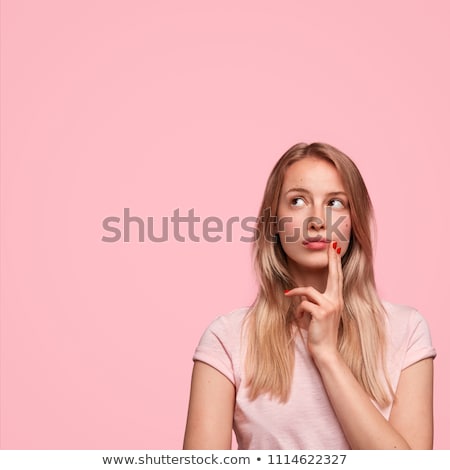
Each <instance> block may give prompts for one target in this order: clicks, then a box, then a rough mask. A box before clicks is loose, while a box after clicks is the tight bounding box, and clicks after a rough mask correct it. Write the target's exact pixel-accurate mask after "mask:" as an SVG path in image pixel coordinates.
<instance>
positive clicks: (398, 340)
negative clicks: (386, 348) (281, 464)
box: [382, 300, 436, 357]
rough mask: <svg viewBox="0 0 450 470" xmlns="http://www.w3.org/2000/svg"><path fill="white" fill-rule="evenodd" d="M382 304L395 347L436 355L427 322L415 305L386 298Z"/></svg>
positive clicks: (389, 333)
mask: <svg viewBox="0 0 450 470" xmlns="http://www.w3.org/2000/svg"><path fill="white" fill-rule="evenodd" d="M382 304H383V306H384V308H385V310H386V313H387V324H388V335H389V337H390V340H391V342H392V344H393V345H394V347H395V348H406V349H407V350H411V351H413V350H417V351H419V352H420V351H422V352H425V351H426V352H427V354H426V355H429V356H433V357H434V356H435V355H436V352H435V350H434V348H433V347H432V341H431V334H430V329H429V326H428V322H427V320H426V318H425V317H424V316H423V315H422V314H421V313H420V312H419V311H418V310H417V309H416V308H415V307H412V306H410V305H405V304H398V303H393V302H389V301H386V300H383V301H382Z"/></svg>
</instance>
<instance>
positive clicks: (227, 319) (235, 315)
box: [207, 307, 250, 333]
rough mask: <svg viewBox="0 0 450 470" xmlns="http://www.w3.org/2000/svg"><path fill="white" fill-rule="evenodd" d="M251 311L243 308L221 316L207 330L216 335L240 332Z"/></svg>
mask: <svg viewBox="0 0 450 470" xmlns="http://www.w3.org/2000/svg"><path fill="white" fill-rule="evenodd" d="M249 309H250V307H241V308H237V309H235V310H232V311H230V312H228V313H225V314H222V315H219V316H217V317H216V318H215V319H214V320H213V321H212V322H211V323H210V324H209V326H208V328H207V330H209V331H212V332H216V333H218V332H223V333H226V332H229V333H234V332H236V331H240V330H241V328H242V325H243V322H244V319H245V317H246V315H247V313H248V311H249Z"/></svg>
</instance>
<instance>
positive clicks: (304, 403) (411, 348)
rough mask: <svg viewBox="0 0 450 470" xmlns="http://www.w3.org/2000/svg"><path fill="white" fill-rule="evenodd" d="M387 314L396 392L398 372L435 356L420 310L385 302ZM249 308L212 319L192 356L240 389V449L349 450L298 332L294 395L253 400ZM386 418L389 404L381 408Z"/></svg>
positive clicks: (389, 358)
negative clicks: (248, 379)
mask: <svg viewBox="0 0 450 470" xmlns="http://www.w3.org/2000/svg"><path fill="white" fill-rule="evenodd" d="M383 305H384V307H385V309H386V311H387V313H388V337H389V344H388V351H387V369H388V373H389V377H390V380H391V384H392V386H393V388H394V390H395V389H396V388H397V384H398V380H399V377H400V372H401V371H402V370H403V369H405V368H406V367H408V366H410V365H411V364H414V363H415V362H417V361H420V360H421V359H425V358H427V357H435V356H436V351H435V349H434V348H433V346H432V345H431V338H430V333H429V329H428V325H427V323H426V321H425V319H424V318H423V317H422V316H421V315H420V314H419V312H418V311H417V310H415V309H414V308H412V307H408V306H404V305H394V304H391V303H389V302H383ZM247 311H248V308H242V309H239V310H235V311H233V312H231V313H229V314H228V315H223V316H220V317H218V318H217V319H216V320H214V321H213V322H212V323H211V325H210V326H209V327H208V328H207V329H206V331H205V332H204V334H203V336H202V338H201V340H200V342H199V345H198V347H197V349H196V351H195V354H194V360H197V361H202V362H205V363H207V364H209V365H211V366H212V367H214V368H215V369H217V370H218V371H219V372H221V373H222V374H223V375H225V376H226V377H227V378H228V379H229V380H230V381H231V382H232V383H233V384H234V386H235V387H236V405H235V411H234V423H233V429H234V432H235V434H236V440H237V443H238V447H239V449H315V450H318V449H349V445H348V442H347V441H346V439H345V436H344V434H343V432H342V429H341V426H340V424H339V422H338V420H337V418H336V415H335V413H334V410H333V408H332V406H331V404H330V401H329V400H328V396H327V394H326V391H325V389H324V386H323V384H322V380H321V377H320V374H319V372H318V370H317V368H316V366H315V365H314V363H313V360H312V359H311V356H310V355H309V353H308V351H307V349H306V344H305V342H304V340H303V339H302V338H301V337H300V335H297V338H296V343H295V367H294V377H293V382H292V392H291V397H290V399H289V401H288V402H287V403H279V402H278V401H277V400H276V399H274V400H271V399H270V398H269V397H268V396H267V395H262V396H261V395H260V396H259V397H258V398H257V399H256V400H254V401H249V400H248V398H247V390H246V387H245V386H244V384H245V377H244V371H243V364H244V357H243V352H244V350H245V344H243V341H245V338H241V328H242V322H243V320H244V317H245V314H246V313H247ZM380 411H381V412H382V414H383V415H384V416H385V417H386V418H388V417H389V414H390V411H391V406H389V407H387V408H385V409H381V410H380Z"/></svg>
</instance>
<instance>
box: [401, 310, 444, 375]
mask: <svg viewBox="0 0 450 470" xmlns="http://www.w3.org/2000/svg"><path fill="white" fill-rule="evenodd" d="M408 327H409V339H408V344H407V348H406V354H405V358H404V361H403V366H402V369H406V368H407V367H409V366H410V365H412V364H414V363H416V362H418V361H421V360H422V359H427V358H430V357H431V358H433V359H434V358H435V357H436V350H435V349H434V347H433V345H432V342H431V334H430V329H429V327H428V323H427V321H426V320H425V318H424V317H423V316H422V315H421V314H420V313H419V312H418V311H417V310H415V309H414V310H413V312H412V315H411V317H410V321H409V325H408Z"/></svg>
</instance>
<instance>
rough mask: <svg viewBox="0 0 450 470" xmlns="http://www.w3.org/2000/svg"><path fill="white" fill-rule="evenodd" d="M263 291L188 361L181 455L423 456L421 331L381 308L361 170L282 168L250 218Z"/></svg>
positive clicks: (335, 155)
mask: <svg viewBox="0 0 450 470" xmlns="http://www.w3.org/2000/svg"><path fill="white" fill-rule="evenodd" d="M258 220H259V221H258V226H257V235H256V237H255V245H254V260H255V267H256V273H257V275H258V279H259V292H258V295H257V298H256V300H255V301H254V303H253V305H252V306H251V307H250V308H244V309H240V310H236V311H234V312H231V313H230V314H228V315H224V316H221V317H219V318H217V319H216V320H215V321H214V322H213V323H212V324H211V325H210V326H209V328H208V329H207V330H206V331H205V333H204V334H203V336H202V338H201V340H200V343H199V345H198V347H197V349H196V352H195V355H194V361H195V362H194V370H193V375H192V384H191V396H190V403H189V412H188V419H187V426H186V432H185V438H184V448H185V449H230V448H231V444H232V430H233V429H234V432H235V435H236V439H237V443H238V446H239V448H240V449H431V448H432V445H433V358H434V357H435V355H436V352H435V350H434V349H433V347H432V345H431V340H430V335H429V331H428V326H427V323H426V321H425V320H424V319H423V318H422V316H421V315H420V314H419V313H418V312H417V310H415V309H414V308H411V307H408V306H404V305H395V304H392V303H389V302H386V301H382V300H380V299H379V297H378V295H377V291H376V287H375V280H374V272H373V255H372V242H371V224H372V204H371V201H370V198H369V195H368V192H367V189H366V186H365V184H364V181H363V179H362V177H361V175H360V173H359V171H358V169H357V168H356V166H355V164H354V163H353V162H352V161H351V160H350V159H349V158H348V157H347V156H346V155H345V154H343V153H342V152H340V151H339V150H337V149H336V148H334V147H332V146H330V145H327V144H322V143H313V144H310V145H307V144H297V145H294V146H293V147H292V148H291V149H289V150H288V151H287V152H286V153H285V154H284V155H283V156H282V157H281V159H280V160H279V161H278V162H277V164H276V165H275V167H274V169H273V170H272V173H271V175H270V177H269V180H268V182H267V186H266V190H265V194H264V199H263V202H262V205H261V210H260V214H259V219H258Z"/></svg>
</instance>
